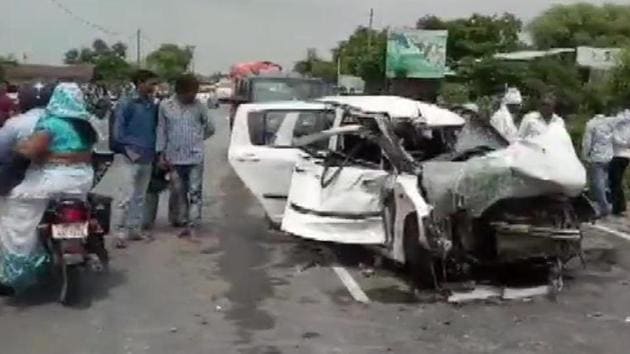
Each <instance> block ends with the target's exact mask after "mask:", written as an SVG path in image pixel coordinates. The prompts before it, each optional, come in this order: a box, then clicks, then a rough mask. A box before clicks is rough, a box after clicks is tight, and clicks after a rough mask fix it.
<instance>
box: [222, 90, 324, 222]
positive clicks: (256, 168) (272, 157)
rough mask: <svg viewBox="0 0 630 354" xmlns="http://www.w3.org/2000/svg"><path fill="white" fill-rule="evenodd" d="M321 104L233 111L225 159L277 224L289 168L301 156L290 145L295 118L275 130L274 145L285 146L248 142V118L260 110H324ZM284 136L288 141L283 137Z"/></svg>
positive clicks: (246, 106) (259, 106) (249, 107)
mask: <svg viewBox="0 0 630 354" xmlns="http://www.w3.org/2000/svg"><path fill="white" fill-rule="evenodd" d="M325 108H326V105H324V104H319V103H315V104H311V103H300V102H286V103H274V104H244V105H241V106H240V107H239V109H238V111H237V114H236V117H235V120H234V128H233V129H232V137H231V141H230V148H229V151H228V160H229V162H230V164H231V165H232V167H233V168H234V170H235V171H236V174H237V175H238V176H239V178H240V179H241V180H242V181H243V183H245V185H246V186H247V188H249V189H250V191H251V192H252V193H253V194H254V196H255V197H256V198H257V199H258V201H259V202H260V203H261V204H262V206H263V208H264V209H265V212H266V213H267V216H268V217H269V218H270V219H271V220H272V221H273V222H274V223H278V224H279V223H280V222H281V221H282V216H283V214H284V209H285V204H286V198H287V195H288V192H289V187H290V185H291V176H292V173H293V167H294V166H295V163H296V162H297V160H298V158H299V156H300V155H303V154H305V153H303V152H301V151H300V150H299V149H297V148H291V147H286V146H290V144H291V141H290V137H291V133H292V132H293V128H294V127H295V118H293V119H291V115H289V116H288V117H287V119H285V121H284V122H283V124H282V126H281V127H280V129H279V133H278V135H277V136H278V138H277V139H276V144H277V145H282V146H285V147H271V146H256V145H253V144H252V143H251V138H250V135H249V126H248V121H247V120H248V116H249V114H250V113H251V112H254V111H260V110H300V111H304V110H324V109H325ZM287 137H288V138H287Z"/></svg>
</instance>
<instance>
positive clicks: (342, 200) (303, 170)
mask: <svg viewBox="0 0 630 354" xmlns="http://www.w3.org/2000/svg"><path fill="white" fill-rule="evenodd" d="M336 170H337V168H336V167H331V168H330V169H329V170H328V173H327V175H328V176H330V175H332V174H334V173H335V171H336ZM323 172H324V167H323V166H322V165H321V163H317V162H316V161H310V160H307V159H303V160H302V161H300V162H299V163H298V164H297V165H296V167H295V172H294V174H293V178H292V182H291V190H290V192H289V198H288V204H287V208H286V211H285V215H284V218H283V220H282V230H283V231H286V232H288V233H290V234H294V235H297V236H300V237H305V238H309V239H313V240H317V241H327V242H337V243H352V244H371V245H380V244H383V243H384V242H385V229H384V228H383V220H382V216H381V211H382V202H381V194H382V190H383V186H384V184H385V180H386V178H387V173H386V172H385V171H381V170H372V169H366V168H358V167H352V166H347V167H344V168H343V169H342V170H341V172H339V175H338V176H337V177H336V178H334V179H333V180H332V182H331V183H330V185H328V186H326V187H322V186H321V177H322V173H323Z"/></svg>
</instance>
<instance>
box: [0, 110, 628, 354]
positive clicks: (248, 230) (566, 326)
mask: <svg viewBox="0 0 630 354" xmlns="http://www.w3.org/2000/svg"><path fill="white" fill-rule="evenodd" d="M224 114H225V111H223V110H222V111H217V112H215V116H216V120H217V122H218V123H219V131H218V134H217V136H216V137H215V138H213V139H212V140H211V141H209V143H208V148H207V149H208V154H207V156H208V159H207V166H206V184H205V206H206V208H205V218H204V220H205V224H204V228H203V232H201V235H200V242H199V243H191V242H188V241H183V240H178V239H177V238H176V237H175V231H174V230H172V229H170V228H169V227H168V226H166V224H165V221H164V219H165V218H164V215H163V214H164V212H163V211H162V216H161V218H160V220H161V222H160V224H159V225H158V229H157V231H156V233H155V236H156V237H157V240H156V241H154V242H152V243H134V244H132V246H131V247H130V248H129V249H127V250H123V251H118V250H113V251H112V262H111V269H110V271H109V273H108V274H103V275H100V276H91V277H89V278H88V279H87V281H88V282H89V284H90V287H89V288H90V289H89V296H87V297H86V299H87V300H86V301H85V303H83V304H81V305H80V306H77V307H74V308H64V307H62V306H61V305H59V304H57V303H56V302H55V301H54V294H51V293H50V292H47V291H46V289H39V290H37V291H33V292H32V293H30V294H28V295H27V296H25V297H24V298H21V299H4V300H1V301H0V353H1V354H29V353H33V354H35V353H37V354H40V353H46V354H88V353H94V354H130V353H134V354H140V353H155V354H179V353H181V354H184V353H185V354H212V353H217V354H224V353H225V354H227V353H244V354H250V353H252V354H253V353H256V354H258V353H260V354H276V353H285V354H289V353H317V354H319V353H343V354H346V353H348V354H355V353H356V354H363V353H420V352H431V353H572V354H578V353H594V352H601V353H628V346H629V345H630V336H628V335H627V333H628V332H629V331H630V323H628V322H630V318H628V317H629V316H630V307H629V306H628V304H630V276H628V270H629V269H630V241H628V240H625V239H623V235H624V234H618V235H617V236H614V235H612V234H611V233H610V232H603V231H601V230H594V229H593V230H592V231H589V232H587V248H588V252H587V260H588V264H587V268H586V269H582V268H581V267H579V266H577V265H576V266H574V267H573V268H572V270H571V271H570V274H569V276H568V279H567V281H566V288H565V290H564V291H563V292H562V293H561V294H560V296H559V298H558V299H557V301H556V302H552V301H550V300H548V299H546V298H535V299H531V300H528V301H512V302H496V301H495V302H476V303H470V304H466V305H461V306H454V305H450V304H446V303H443V302H435V301H431V300H430V299H428V297H427V298H426V299H424V300H419V299H418V298H417V297H414V296H413V295H412V294H411V293H410V292H409V287H408V285H407V284H406V282H405V281H404V276H403V274H401V273H400V272H399V271H397V270H396V269H395V267H392V266H389V265H387V264H385V265H384V266H382V267H377V269H376V270H375V271H374V272H372V271H366V270H365V269H363V268H365V267H366V266H365V265H368V267H369V264H370V262H371V261H372V257H371V255H370V253H369V252H366V251H364V250H360V249H357V248H354V247H344V248H340V247H330V246H327V245H320V244H316V243H310V242H304V241H300V240H298V239H295V238H291V237H289V236H285V235H282V234H280V233H277V232H272V231H268V230H267V227H266V222H265V221H264V218H263V213H262V210H261V208H260V206H259V205H258V204H257V203H256V202H255V200H254V199H253V198H252V196H251V195H250V194H249V193H248V191H247V190H246V189H245V188H244V187H243V185H242V184H241V183H240V182H239V180H238V179H237V178H236V176H235V175H234V173H233V172H232V171H231V169H230V167H229V165H228V163H227V161H226V157H225V156H226V149H227V128H226V122H225V120H224V119H222V118H223V115H224ZM116 175H117V171H116V168H113V169H112V170H111V171H110V172H109V174H108V175H107V176H106V178H105V180H104V181H103V183H102V184H101V185H100V186H99V189H100V191H102V192H108V191H112V190H113V188H115V186H116V184H117V183H118V181H117V179H116ZM624 225H626V222H625V221H624V220H617V221H615V222H612V223H610V224H609V225H608V226H609V227H610V228H611V229H613V230H621V231H623V229H624V228H625V226H624ZM335 265H340V266H343V267H344V268H343V269H347V270H348V272H349V274H350V276H351V277H352V278H353V279H354V280H355V281H356V282H357V283H358V286H359V288H360V289H361V290H362V291H363V292H364V293H365V294H366V295H367V297H368V298H369V299H370V302H369V303H367V304H362V303H358V302H356V301H355V300H354V298H353V297H352V296H351V294H350V292H349V291H348V288H347V287H346V286H345V285H344V284H343V283H342V282H341V280H340V278H339V276H338V274H337V273H336V272H334V271H333V270H332V268H331V267H332V266H335ZM368 270H369V268H368ZM627 318H628V320H626V319H627Z"/></svg>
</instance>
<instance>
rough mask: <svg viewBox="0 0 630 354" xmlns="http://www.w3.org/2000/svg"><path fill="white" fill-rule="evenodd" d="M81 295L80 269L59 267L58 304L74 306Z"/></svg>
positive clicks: (77, 267) (76, 267)
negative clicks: (59, 286)
mask: <svg viewBox="0 0 630 354" xmlns="http://www.w3.org/2000/svg"><path fill="white" fill-rule="evenodd" d="M80 293H81V269H80V268H79V266H67V265H62V266H61V288H60V290H59V302H60V303H61V304H62V305H64V306H71V305H75V304H77V303H78V301H79V297H80Z"/></svg>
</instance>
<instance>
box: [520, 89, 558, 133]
mask: <svg viewBox="0 0 630 354" xmlns="http://www.w3.org/2000/svg"><path fill="white" fill-rule="evenodd" d="M555 110H556V100H555V98H554V97H553V96H551V95H548V96H545V97H544V98H543V99H542V101H541V104H540V108H539V109H538V110H537V111H534V112H530V113H528V114H526V115H525V117H523V121H522V122H521V127H520V128H519V130H518V135H519V137H520V138H521V139H528V138H533V137H535V136H538V135H540V134H543V133H545V132H546V131H547V129H548V128H549V126H550V125H552V124H560V125H562V127H564V120H563V119H562V118H561V117H560V116H558V115H557V114H556V113H555Z"/></svg>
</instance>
